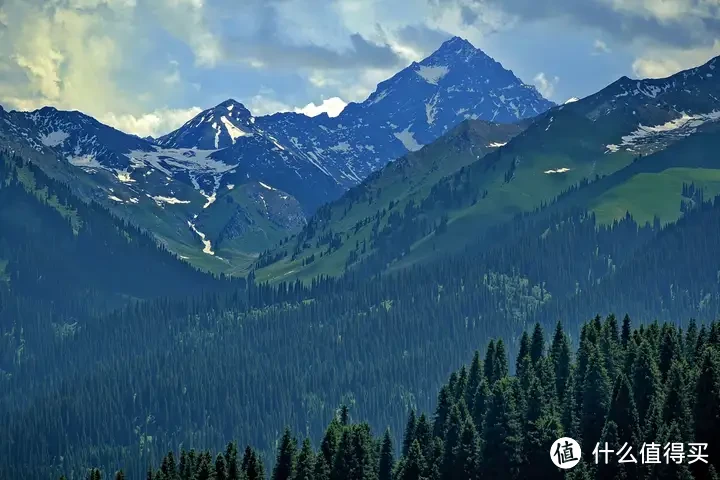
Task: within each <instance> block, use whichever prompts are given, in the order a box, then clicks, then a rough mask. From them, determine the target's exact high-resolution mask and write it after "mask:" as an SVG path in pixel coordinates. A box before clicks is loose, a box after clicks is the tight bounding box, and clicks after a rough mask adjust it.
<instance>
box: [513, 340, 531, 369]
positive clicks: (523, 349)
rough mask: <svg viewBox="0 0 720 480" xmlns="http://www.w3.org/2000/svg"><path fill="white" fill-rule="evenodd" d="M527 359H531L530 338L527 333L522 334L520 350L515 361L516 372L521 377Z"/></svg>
mask: <svg viewBox="0 0 720 480" xmlns="http://www.w3.org/2000/svg"><path fill="white" fill-rule="evenodd" d="M525 357H528V358H529V357H530V336H529V335H528V333H527V332H523V333H522V337H521V338H520V348H519V349H518V354H517V358H516V359H515V372H516V374H517V375H520V374H521V372H522V362H523V360H525Z"/></svg>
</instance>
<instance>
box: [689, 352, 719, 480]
mask: <svg viewBox="0 0 720 480" xmlns="http://www.w3.org/2000/svg"><path fill="white" fill-rule="evenodd" d="M718 357H720V355H718V352H717V351H716V350H715V349H713V348H705V349H704V354H703V356H702V364H701V366H700V371H699V375H698V377H697V381H696V383H695V402H694V409H693V414H694V423H695V435H694V438H693V441H695V442H701V443H703V442H704V443H707V444H708V449H707V453H708V458H709V459H710V462H711V463H712V464H713V465H715V467H716V468H717V466H718V463H719V462H720V458H718V457H719V456H720V444H719V443H718V442H717V433H718V432H720V359H719V358H718ZM698 463H699V462H698ZM704 470H705V469H704V467H702V466H701V465H697V466H696V471H695V474H696V475H698V472H703V474H705V471H704Z"/></svg>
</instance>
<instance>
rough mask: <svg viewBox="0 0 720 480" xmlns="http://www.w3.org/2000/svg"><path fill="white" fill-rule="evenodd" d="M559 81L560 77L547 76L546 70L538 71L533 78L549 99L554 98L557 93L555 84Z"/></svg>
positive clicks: (544, 95)
mask: <svg viewBox="0 0 720 480" xmlns="http://www.w3.org/2000/svg"><path fill="white" fill-rule="evenodd" d="M559 81H560V78H559V77H552V78H547V76H546V75H545V73H544V72H540V73H538V74H537V75H535V78H533V82H534V84H535V86H536V87H537V89H538V91H539V92H540V94H542V96H543V97H545V98H548V99H549V98H552V96H553V93H555V86H556V85H557V83H558V82H559Z"/></svg>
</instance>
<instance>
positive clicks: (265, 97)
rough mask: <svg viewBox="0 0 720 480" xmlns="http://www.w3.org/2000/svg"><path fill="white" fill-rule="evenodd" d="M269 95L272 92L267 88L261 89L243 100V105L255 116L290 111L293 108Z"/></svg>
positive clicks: (272, 93)
mask: <svg viewBox="0 0 720 480" xmlns="http://www.w3.org/2000/svg"><path fill="white" fill-rule="evenodd" d="M270 95H274V92H273V91H271V90H267V89H261V91H260V93H258V94H257V95H253V96H252V97H250V99H249V100H246V101H244V102H243V103H244V104H245V106H246V107H247V108H248V110H250V112H252V114H253V115H254V116H256V117H260V116H263V115H272V114H273V113H277V112H292V111H293V108H292V107H290V106H289V105H287V104H286V103H283V102H281V101H279V100H276V99H275V98H273V97H271V96H270Z"/></svg>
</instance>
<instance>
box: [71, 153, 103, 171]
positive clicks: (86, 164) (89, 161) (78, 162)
mask: <svg viewBox="0 0 720 480" xmlns="http://www.w3.org/2000/svg"><path fill="white" fill-rule="evenodd" d="M67 161H68V162H70V164H72V165H74V166H76V167H80V168H90V169H103V168H105V167H104V166H103V165H102V164H101V163H100V162H98V161H97V159H96V158H95V156H94V155H82V156H77V157H73V156H68V157H67Z"/></svg>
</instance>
